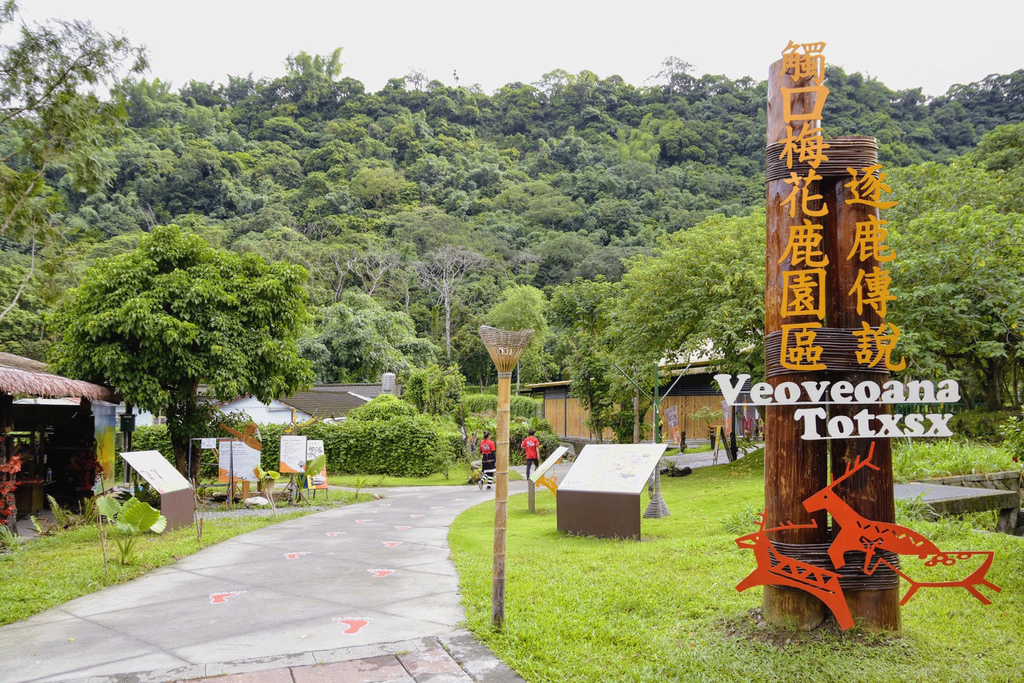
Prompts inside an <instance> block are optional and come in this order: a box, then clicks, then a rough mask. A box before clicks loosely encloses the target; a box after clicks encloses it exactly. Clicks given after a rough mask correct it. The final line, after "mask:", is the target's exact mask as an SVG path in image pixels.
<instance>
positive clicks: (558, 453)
mask: <svg viewBox="0 0 1024 683" xmlns="http://www.w3.org/2000/svg"><path fill="white" fill-rule="evenodd" d="M568 451H569V449H568V448H566V447H565V446H559V447H558V448H556V449H555V450H554V451H552V452H551V455H549V456H548V457H546V458H544V462H542V463H541V464H540V465H538V466H537V469H535V470H534V471H533V474H531V475H530V481H532V482H533V483H534V484H536V483H537V482H538V481H540V478H541V477H543V476H544V475H545V474H547V473H548V470H550V469H551V468H552V467H554V466H555V465H557V464H558V461H559V460H561V459H562V457H563V456H564V455H565V454H566V453H567V452H568Z"/></svg>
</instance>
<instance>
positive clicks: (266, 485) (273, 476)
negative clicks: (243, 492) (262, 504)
mask: <svg viewBox="0 0 1024 683" xmlns="http://www.w3.org/2000/svg"><path fill="white" fill-rule="evenodd" d="M252 471H253V474H255V475H256V477H257V484H258V485H259V490H260V492H261V493H263V494H265V495H266V497H267V500H268V501H270V509H271V510H273V511H274V516H275V517H276V516H277V505H276V504H275V503H274V484H275V483H276V482H277V480H278V479H280V478H281V473H280V472H278V471H277V470H265V469H263V468H262V467H260V466H259V465H257V466H256V467H254V468H253V469H252Z"/></svg>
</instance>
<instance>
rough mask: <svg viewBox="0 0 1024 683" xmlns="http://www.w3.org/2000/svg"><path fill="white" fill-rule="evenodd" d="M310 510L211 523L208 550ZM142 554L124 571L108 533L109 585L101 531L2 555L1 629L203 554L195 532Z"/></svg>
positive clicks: (153, 541)
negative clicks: (216, 544)
mask: <svg viewBox="0 0 1024 683" xmlns="http://www.w3.org/2000/svg"><path fill="white" fill-rule="evenodd" d="M342 495H343V496H344V498H338V496H337V494H336V495H334V496H333V499H332V501H330V503H328V504H332V505H342V504H344V502H348V503H351V502H354V501H355V497H354V496H353V494H351V493H345V494H342ZM360 499H361V500H367V499H368V497H367V496H365V495H360ZM321 500H322V499H321ZM304 507H305V506H299V507H290V508H286V509H283V510H281V509H279V513H278V515H277V517H276V518H275V517H273V516H265V517H255V516H250V517H236V518H229V519H206V520H204V523H203V546H209V545H213V544H214V543H219V542H220V541H224V540H227V539H229V538H231V537H232V536H237V535H239V534H244V533H246V532H248V531H253V530H254V529H259V528H262V527H265V526H268V525H270V524H275V523H277V522H283V521H285V520H287V519H294V518H296V517H302V516H304V515H308V514H312V513H313V512H315V510H310V509H303V508H304ZM136 548H137V552H136V555H135V560H134V562H132V563H131V564H130V565H128V566H122V565H120V564H119V563H118V562H117V561H116V557H117V547H116V546H115V545H114V542H113V540H112V539H111V538H110V536H109V530H108V537H107V556H108V558H110V559H111V561H110V564H109V570H110V575H109V580H108V579H107V578H106V576H105V575H104V571H103V552H102V548H101V546H100V537H99V529H98V527H96V526H95V525H90V526H88V527H82V528H78V529H72V530H68V531H63V532H60V533H58V534H56V535H54V536H45V537H42V538H37V539H35V540H32V541H24V542H22V544H21V545H20V547H19V548H18V549H17V550H16V551H14V552H11V553H7V554H3V555H0V625H3V624H9V623H11V622H13V621H17V620H19V619H24V618H25V617H28V616H31V615H33V614H35V613H37V612H42V611H43V610H45V609H49V608H50V607H54V606H56V605H60V604H62V603H64V602H67V601H68V600H73V599H75V598H77V597H80V596H82V595H86V594H88V593H92V592H94V591H97V590H99V589H100V588H103V587H104V586H107V585H111V584H115V583H123V582H125V581H128V580H130V579H133V578H135V577H137V576H141V575H143V574H146V573H147V572H149V571H151V570H153V569H156V568H157V567H162V566H164V565H167V564H171V563H173V562H176V561H177V560H178V559H180V558H182V557H185V556H187V555H191V554H192V553H194V552H196V551H198V550H200V549H201V547H200V546H199V544H198V542H197V541H196V532H195V527H194V526H189V527H185V528H182V529H177V530H175V531H168V532H164V533H162V534H159V535H157V534H146V535H144V536H143V537H142V539H141V540H140V541H139V542H138V544H137V546H136Z"/></svg>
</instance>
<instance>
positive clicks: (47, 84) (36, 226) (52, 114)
mask: <svg viewBox="0 0 1024 683" xmlns="http://www.w3.org/2000/svg"><path fill="white" fill-rule="evenodd" d="M17 19H18V7H17V4H16V3H15V2H14V0H6V1H5V2H3V4H2V6H0V35H2V34H5V33H7V32H8V31H9V30H11V29H12V28H13V25H14V24H15V22H16V21H17ZM17 32H18V37H17V39H16V40H14V41H11V40H10V37H8V36H4V37H5V38H6V39H5V40H4V41H3V42H2V43H0V237H4V238H6V239H8V240H20V239H27V240H29V241H30V242H31V247H29V251H30V254H29V255H30V265H29V268H28V271H27V276H26V278H25V281H26V282H27V281H28V278H30V277H31V276H32V273H33V271H34V265H35V259H36V247H37V244H38V243H41V242H43V241H44V240H45V238H46V237H47V236H48V235H49V234H50V233H51V232H52V228H53V226H54V217H55V214H57V213H58V212H59V211H60V210H61V209H62V201H61V195H60V194H58V193H55V192H53V188H52V186H51V185H48V184H47V181H50V182H51V183H54V182H60V183H61V184H63V185H64V186H65V187H67V189H68V190H69V191H72V192H81V193H85V192H95V191H96V190H98V189H100V188H101V187H102V186H103V184H104V183H105V181H106V180H107V179H108V178H109V176H110V174H111V172H112V169H111V164H110V162H111V158H110V155H109V154H107V153H106V150H105V148H106V146H107V144H108V142H109V139H110V137H111V136H113V135H114V134H116V133H117V132H119V131H120V130H121V127H122V125H123V123H124V121H125V118H126V116H125V110H124V106H123V102H122V100H121V99H119V98H118V97H116V96H115V97H114V98H113V99H112V100H109V101H104V100H101V99H100V97H99V96H98V95H97V94H96V93H95V92H94V91H93V89H94V88H96V87H97V86H99V85H102V84H110V83H112V82H113V81H114V80H116V78H117V77H118V75H119V74H121V73H122V71H123V70H125V71H129V72H139V71H142V70H143V69H144V68H145V66H146V61H145V57H144V54H143V52H142V50H141V49H139V48H135V47H133V46H132V44H131V43H130V42H128V41H127V40H126V39H125V38H120V37H116V36H110V35H103V34H101V33H98V32H97V31H95V30H94V29H93V28H92V26H91V25H90V24H89V23H88V22H82V21H66V20H57V21H53V22H49V23H46V24H35V25H29V24H25V23H22V24H21V25H20V26H19V27H18V28H17ZM126 62H127V63H128V65H127V67H124V69H123V68H122V67H123V66H124V64H125V63H126ZM23 289H24V287H22V288H19V289H17V290H16V291H15V292H14V293H13V294H12V295H11V296H10V297H6V298H5V299H4V300H2V301H0V307H2V308H0V318H2V317H4V316H5V315H7V313H8V312H10V311H11V310H13V307H14V305H15V304H16V303H17V300H18V298H19V297H20V295H21V293H22V291H23Z"/></svg>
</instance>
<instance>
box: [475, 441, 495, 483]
mask: <svg viewBox="0 0 1024 683" xmlns="http://www.w3.org/2000/svg"><path fill="white" fill-rule="evenodd" d="M497 458H498V447H497V446H495V445H494V442H493V441H491V433H490V432H484V438H482V439H480V481H479V487H480V488H481V489H483V487H484V484H487V488H491V482H492V481H494V470H495V469H496V468H497Z"/></svg>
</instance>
